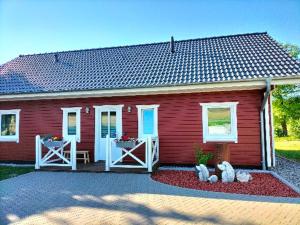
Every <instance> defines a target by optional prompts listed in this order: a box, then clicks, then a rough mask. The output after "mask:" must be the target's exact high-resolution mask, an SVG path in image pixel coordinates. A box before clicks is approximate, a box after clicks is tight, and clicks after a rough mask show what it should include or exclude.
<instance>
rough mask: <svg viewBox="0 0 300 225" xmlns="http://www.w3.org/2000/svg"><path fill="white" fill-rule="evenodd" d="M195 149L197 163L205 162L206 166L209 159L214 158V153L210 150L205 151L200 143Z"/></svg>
mask: <svg viewBox="0 0 300 225" xmlns="http://www.w3.org/2000/svg"><path fill="white" fill-rule="evenodd" d="M194 149H195V158H196V164H197V165H200V164H203V165H205V166H206V165H207V163H208V161H209V160H211V159H212V158H213V154H212V153H210V152H208V153H205V152H203V149H202V148H201V146H200V145H199V144H195V145H194Z"/></svg>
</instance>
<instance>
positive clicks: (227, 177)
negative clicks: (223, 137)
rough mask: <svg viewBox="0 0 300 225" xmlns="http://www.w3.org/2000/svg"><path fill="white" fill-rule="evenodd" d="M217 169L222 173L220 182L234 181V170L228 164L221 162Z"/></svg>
mask: <svg viewBox="0 0 300 225" xmlns="http://www.w3.org/2000/svg"><path fill="white" fill-rule="evenodd" d="M218 168H219V169H220V170H221V171H222V182H224V183H226V182H233V181H234V177H235V174H234V169H233V167H232V166H231V165H230V163H229V162H226V161H223V162H222V163H221V164H218Z"/></svg>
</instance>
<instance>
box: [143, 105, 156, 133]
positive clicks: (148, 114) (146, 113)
mask: <svg viewBox="0 0 300 225" xmlns="http://www.w3.org/2000/svg"><path fill="white" fill-rule="evenodd" d="M153 130H154V110H153V109H144V110H143V133H144V134H153Z"/></svg>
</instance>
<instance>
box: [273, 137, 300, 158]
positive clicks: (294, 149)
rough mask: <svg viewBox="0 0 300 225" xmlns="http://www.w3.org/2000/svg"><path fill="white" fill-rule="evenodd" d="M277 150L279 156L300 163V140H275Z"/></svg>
mask: <svg viewBox="0 0 300 225" xmlns="http://www.w3.org/2000/svg"><path fill="white" fill-rule="evenodd" d="M275 149H276V153H277V154H278V155H280V156H283V157H286V158H289V159H294V160H296V161H298V162H300V140H293V139H291V138H275Z"/></svg>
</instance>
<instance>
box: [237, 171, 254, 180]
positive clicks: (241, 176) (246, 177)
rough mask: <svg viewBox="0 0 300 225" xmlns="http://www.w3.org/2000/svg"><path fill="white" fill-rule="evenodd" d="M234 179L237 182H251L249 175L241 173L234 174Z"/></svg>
mask: <svg viewBox="0 0 300 225" xmlns="http://www.w3.org/2000/svg"><path fill="white" fill-rule="evenodd" d="M236 179H237V180H238V181H239V182H248V181H250V180H252V176H251V174H250V173H248V172H241V171H238V172H237V173H236Z"/></svg>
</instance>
